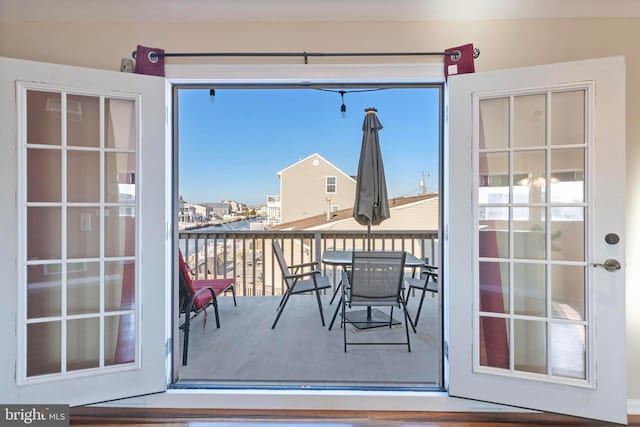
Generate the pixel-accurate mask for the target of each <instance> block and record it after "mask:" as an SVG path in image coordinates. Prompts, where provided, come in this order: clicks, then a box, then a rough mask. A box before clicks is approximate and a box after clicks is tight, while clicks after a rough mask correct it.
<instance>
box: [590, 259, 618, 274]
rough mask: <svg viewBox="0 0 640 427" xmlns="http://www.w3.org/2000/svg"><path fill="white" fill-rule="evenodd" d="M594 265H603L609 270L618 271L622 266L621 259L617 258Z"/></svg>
mask: <svg viewBox="0 0 640 427" xmlns="http://www.w3.org/2000/svg"><path fill="white" fill-rule="evenodd" d="M593 266H594V267H602V268H604V269H605V270H607V271H609V272H614V271H618V270H620V268H622V267H621V266H620V261H618V260H617V259H613V258H609V259H608V260H606V261H605V262H604V263H602V264H599V263H594V264H593Z"/></svg>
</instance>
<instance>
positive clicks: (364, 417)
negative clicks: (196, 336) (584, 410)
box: [71, 407, 640, 427]
mask: <svg viewBox="0 0 640 427" xmlns="http://www.w3.org/2000/svg"><path fill="white" fill-rule="evenodd" d="M296 423H297V424H300V423H304V425H305V426H314V425H317V426H323V427H331V426H335V427H347V426H348V427H365V426H373V427H382V426H385V427H400V426H407V425H411V427H454V426H455V427H471V426H478V425H481V426H483V427H507V426H514V425H517V426H523V427H524V426H606V425H614V424H607V423H603V422H601V421H594V420H589V419H584V418H576V417H569V416H565V415H557V414H547V413H534V412H527V413H522V412H417V411H315V410H313V411H307V410H286V411H285V410H277V411H273V410H244V409H242V410H241V409H229V410H223V409H170V408H162V409H158V408H100V407H75V408H71V425H73V426H96V425H100V426H102V427H106V426H111V425H112V426H138V425H139V426H146V425H154V426H157V427H183V426H184V427H188V426H194V425H197V426H199V427H216V426H220V427H222V426H226V427H228V426H230V425H238V426H255V427H258V426H260V427H265V426H267V425H274V426H276V425H286V424H296ZM629 425H630V426H640V415H631V416H629Z"/></svg>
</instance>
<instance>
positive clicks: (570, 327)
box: [445, 57, 627, 423]
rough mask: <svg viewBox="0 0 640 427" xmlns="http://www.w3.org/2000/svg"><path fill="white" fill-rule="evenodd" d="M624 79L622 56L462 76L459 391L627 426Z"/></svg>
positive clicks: (449, 175) (453, 138) (455, 135)
mask: <svg viewBox="0 0 640 427" xmlns="http://www.w3.org/2000/svg"><path fill="white" fill-rule="evenodd" d="M624 81H625V65H624V59H623V58H621V57H616V58H605V59H596V60H587V61H579V62H572V63H564V64H553V65H544V66H537V67H529V68H522V69H513V70H501V71H495V72H486V73H478V74H469V75H463V76H454V77H452V78H450V80H449V108H450V109H449V113H450V115H449V144H448V147H447V150H446V152H447V153H446V159H445V162H446V164H447V170H446V185H447V188H448V192H447V195H448V198H449V204H448V207H447V209H448V211H447V212H446V213H445V217H446V220H445V221H446V227H447V230H448V235H447V238H446V240H445V252H446V257H447V260H448V261H447V262H448V265H449V268H448V269H447V271H448V279H447V281H448V287H447V289H448V292H449V307H450V311H449V331H450V333H449V345H448V354H449V365H450V377H449V392H450V394H451V395H452V396H459V397H467V398H472V399H479V400H484V401H491V402H497V403H503V404H507V405H514V406H518V407H524V408H532V409H539V410H543V411H550V412H557V413H564V414H571V415H576V416H581V417H587V418H596V419H602V420H608V421H614V422H620V423H625V422H626V419H627V418H626V412H627V408H626V403H627V401H626V391H627V384H626V362H625V315H624V312H625V310H624V303H625V300H624V295H625V292H624V270H625V267H624V222H625V217H624V190H625V189H624V164H625V162H624V144H625V89H624ZM605 267H606V268H605Z"/></svg>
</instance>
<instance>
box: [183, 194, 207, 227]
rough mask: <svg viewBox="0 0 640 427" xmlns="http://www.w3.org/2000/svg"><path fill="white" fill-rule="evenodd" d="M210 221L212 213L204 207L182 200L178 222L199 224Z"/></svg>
mask: <svg viewBox="0 0 640 427" xmlns="http://www.w3.org/2000/svg"><path fill="white" fill-rule="evenodd" d="M209 219H210V211H209V209H208V208H207V207H206V206H204V205H199V204H195V203H189V202H186V201H184V200H183V199H180V201H179V205H178V222H181V223H198V222H206V221H208V220H209Z"/></svg>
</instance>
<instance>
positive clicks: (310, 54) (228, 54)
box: [131, 49, 480, 64]
mask: <svg viewBox="0 0 640 427" xmlns="http://www.w3.org/2000/svg"><path fill="white" fill-rule="evenodd" d="M459 55H460V52H458V51H455V52H340V53H322V52H191V53H182V52H177V53H155V52H150V54H149V57H150V59H154V58H159V57H164V58H178V57H180V58H184V57H204V56H208V57H223V56H226V57H278V56H279V57H292V56H295V57H302V58H304V63H305V64H307V63H308V60H309V57H321V56H453V57H454V58H455V57H456V56H459ZM479 55H480V51H479V50H478V49H474V52H473V56H474V58H477V57H478V56H479ZM131 56H133V58H135V57H136V52H135V51H134V52H133V53H132V55H131Z"/></svg>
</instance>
